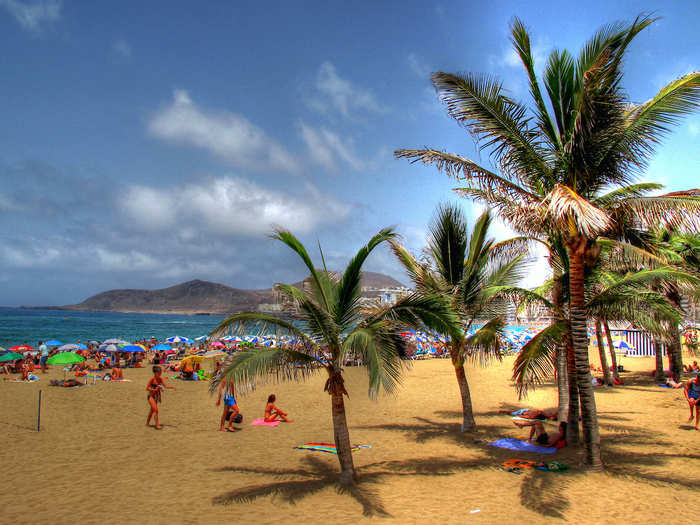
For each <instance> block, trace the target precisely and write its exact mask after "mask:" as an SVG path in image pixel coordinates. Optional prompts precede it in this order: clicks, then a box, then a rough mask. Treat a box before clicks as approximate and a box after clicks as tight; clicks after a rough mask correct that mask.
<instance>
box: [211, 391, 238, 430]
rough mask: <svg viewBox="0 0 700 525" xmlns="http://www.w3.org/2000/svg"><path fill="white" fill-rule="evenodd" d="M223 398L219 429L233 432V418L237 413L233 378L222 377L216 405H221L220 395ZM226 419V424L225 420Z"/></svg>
mask: <svg viewBox="0 0 700 525" xmlns="http://www.w3.org/2000/svg"><path fill="white" fill-rule="evenodd" d="M222 395H223V398H224V411H223V413H222V414H221V425H220V426H219V430H221V431H223V430H226V431H228V432H235V431H236V429H235V428H233V423H234V421H233V419H234V418H235V417H236V416H237V415H238V413H239V410H238V404H237V403H236V390H235V388H234V386H233V379H224V380H223V381H221V385H220V386H219V398H218V399H217V400H216V406H219V405H221V397H222ZM227 420H228V426H227V425H226V421H227Z"/></svg>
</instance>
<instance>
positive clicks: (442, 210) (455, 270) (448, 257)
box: [428, 204, 467, 286]
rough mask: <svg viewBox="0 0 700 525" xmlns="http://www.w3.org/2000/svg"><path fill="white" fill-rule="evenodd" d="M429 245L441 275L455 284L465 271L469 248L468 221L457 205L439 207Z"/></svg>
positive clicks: (431, 230) (431, 226) (432, 224)
mask: <svg viewBox="0 0 700 525" xmlns="http://www.w3.org/2000/svg"><path fill="white" fill-rule="evenodd" d="M429 231H430V233H429V235H428V246H429V248H430V251H431V254H432V256H433V261H434V263H435V265H436V267H437V271H438V273H439V274H440V276H441V277H442V278H443V279H444V280H445V281H446V282H447V283H449V284H450V285H452V286H455V285H456V284H457V283H458V282H459V281H460V279H461V278H462V274H463V273H464V258H465V253H466V250H467V222H466V219H465V218H464V214H463V213H462V210H461V209H460V208H458V207H457V206H453V205H450V204H444V205H441V206H439V207H438V209H437V211H436V213H435V217H434V218H433V220H432V221H431V224H430V229H429Z"/></svg>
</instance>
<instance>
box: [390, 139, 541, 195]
mask: <svg viewBox="0 0 700 525" xmlns="http://www.w3.org/2000/svg"><path fill="white" fill-rule="evenodd" d="M394 156H395V157H396V158H397V159H402V158H404V159H409V161H410V162H411V164H413V163H415V162H422V163H423V164H425V165H433V166H435V167H436V168H437V169H438V171H441V172H443V173H445V174H446V175H447V176H448V177H453V178H455V179H457V180H463V181H469V182H470V183H472V184H476V185H477V186H478V187H479V188H481V189H483V190H484V191H488V192H492V193H500V194H502V195H506V196H508V197H509V198H511V199H517V198H522V199H525V200H526V201H527V202H531V203H535V202H538V201H539V198H538V197H537V195H536V194H534V193H531V192H530V191H528V190H527V189H525V188H523V187H522V186H519V185H518V184H515V183H514V182H511V181H510V180H508V179H506V178H505V177H501V176H500V175H497V174H495V173H494V172H492V171H490V170H488V169H486V168H483V167H481V166H480V165H478V164H477V163H475V162H473V161H471V160H469V159H467V158H466V157H462V156H460V155H455V154H454V153H446V152H444V151H438V150H435V149H429V148H425V149H421V150H414V149H400V150H396V151H395V152H394Z"/></svg>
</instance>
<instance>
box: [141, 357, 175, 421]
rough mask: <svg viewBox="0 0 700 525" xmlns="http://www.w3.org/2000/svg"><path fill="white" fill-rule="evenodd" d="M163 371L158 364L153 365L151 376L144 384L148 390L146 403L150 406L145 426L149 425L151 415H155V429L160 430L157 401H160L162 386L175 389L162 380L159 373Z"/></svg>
mask: <svg viewBox="0 0 700 525" xmlns="http://www.w3.org/2000/svg"><path fill="white" fill-rule="evenodd" d="M162 373H163V371H162V370H161V368H160V367H159V366H154V367H153V377H152V378H151V379H149V380H148V383H147V384H146V391H147V392H148V397H147V398H146V399H147V400H148V405H149V406H150V409H151V410H150V411H149V412H148V419H146V426H147V427H148V426H150V425H151V417H152V416H154V415H155V419H156V430H160V429H161V428H163V427H162V426H160V423H159V422H158V403H160V402H161V391H162V390H163V389H164V388H169V389H171V390H175V387H174V386H170V385H166V384H165V381H163V378H162V377H161V374H162Z"/></svg>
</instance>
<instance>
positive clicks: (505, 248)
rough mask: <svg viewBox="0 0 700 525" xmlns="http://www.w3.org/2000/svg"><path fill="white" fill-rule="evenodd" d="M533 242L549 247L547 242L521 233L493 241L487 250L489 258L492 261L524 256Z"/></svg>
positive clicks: (530, 248)
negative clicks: (503, 239) (517, 235)
mask: <svg viewBox="0 0 700 525" xmlns="http://www.w3.org/2000/svg"><path fill="white" fill-rule="evenodd" d="M535 244H541V245H542V246H545V247H546V248H547V249H549V244H547V243H546V242H545V241H542V240H540V239H535V238H533V237H529V236H525V235H522V236H520V237H511V238H510V239H506V240H505V241H501V242H497V243H494V244H493V245H492V246H491V249H490V250H489V259H490V260H491V261H494V260H497V259H501V260H502V259H513V258H514V257H518V256H521V255H522V256H525V255H528V254H529V253H530V251H531V250H532V248H533V245H535Z"/></svg>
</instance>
